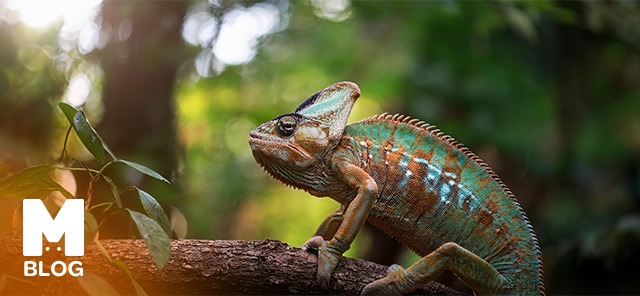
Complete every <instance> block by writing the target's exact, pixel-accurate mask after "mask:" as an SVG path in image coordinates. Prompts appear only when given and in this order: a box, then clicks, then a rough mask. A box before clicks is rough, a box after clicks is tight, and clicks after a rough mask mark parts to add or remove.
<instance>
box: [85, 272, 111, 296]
mask: <svg viewBox="0 0 640 296" xmlns="http://www.w3.org/2000/svg"><path fill="white" fill-rule="evenodd" d="M76 278H77V279H78V282H80V286H81V287H82V289H83V290H84V291H85V292H86V293H87V295H90V296H91V295H120V294H119V293H118V291H117V290H116V288H114V287H113V286H112V285H111V284H109V282H108V281H107V280H105V279H104V278H103V277H101V276H99V275H97V274H95V273H93V272H91V271H85V272H84V274H83V275H82V276H79V277H76Z"/></svg>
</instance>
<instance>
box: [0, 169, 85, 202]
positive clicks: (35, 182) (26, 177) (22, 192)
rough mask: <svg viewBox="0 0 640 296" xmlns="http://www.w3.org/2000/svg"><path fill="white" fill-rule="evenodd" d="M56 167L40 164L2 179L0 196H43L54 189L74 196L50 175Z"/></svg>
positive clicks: (69, 196)
mask: <svg viewBox="0 0 640 296" xmlns="http://www.w3.org/2000/svg"><path fill="white" fill-rule="evenodd" d="M54 169H55V167H54V166H50V165H39V166H34V167H29V168H26V169H24V170H22V171H20V172H18V173H16V174H13V175H11V176H8V177H5V178H4V179H1V180H0V197H13V198H20V199H24V198H43V197H45V196H46V195H47V194H49V193H51V192H53V191H60V192H61V193H62V194H63V195H64V196H65V197H66V198H74V197H73V195H72V194H71V193H70V192H69V191H67V190H66V189H64V188H63V187H62V186H61V185H60V184H58V182H56V181H54V180H53V179H52V178H51V177H50V176H49V173H50V172H51V171H53V170H54Z"/></svg>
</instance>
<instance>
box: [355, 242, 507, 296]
mask: <svg viewBox="0 0 640 296" xmlns="http://www.w3.org/2000/svg"><path fill="white" fill-rule="evenodd" d="M445 270H449V271H451V272H453V273H454V274H455V275H456V276H458V277H459V278H460V279H461V280H462V281H463V282H464V283H465V284H466V285H467V286H469V287H470V288H471V289H473V290H474V291H475V292H477V293H480V294H502V293H505V292H507V291H505V288H506V287H507V281H506V279H505V278H504V277H503V276H502V275H500V273H498V271H496V270H495V268H493V267H492V266H491V265H490V264H489V263H487V262H486V261H484V260H483V259H482V258H480V257H478V256H476V255H475V254H473V253H471V252H469V251H467V250H466V249H464V248H463V247H460V246H459V245H457V244H455V243H451V242H449V243H445V244H443V245H442V246H440V247H439V248H438V249H436V250H435V251H433V252H432V253H431V254H428V255H427V256H424V257H423V258H422V259H420V260H419V261H418V262H416V263H414V264H413V265H411V267H409V268H407V269H404V268H402V267H400V266H399V265H392V266H391V267H389V270H388V271H387V276H386V277H384V278H382V279H379V280H376V281H374V282H372V283H370V284H368V285H366V286H365V287H364V289H363V290H362V294H363V295H374V294H378V295H380V294H385V295H389V294H405V293H409V292H411V291H413V290H415V289H417V288H419V287H421V286H423V285H424V284H426V283H427V282H429V281H432V280H433V279H435V278H436V277H437V276H439V275H440V274H441V273H442V272H443V271H445Z"/></svg>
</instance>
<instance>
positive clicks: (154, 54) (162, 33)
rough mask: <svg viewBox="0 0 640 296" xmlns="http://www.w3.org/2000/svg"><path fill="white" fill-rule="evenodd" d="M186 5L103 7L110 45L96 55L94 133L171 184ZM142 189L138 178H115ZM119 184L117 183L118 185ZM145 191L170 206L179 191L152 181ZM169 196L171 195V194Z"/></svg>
mask: <svg viewBox="0 0 640 296" xmlns="http://www.w3.org/2000/svg"><path fill="white" fill-rule="evenodd" d="M188 5H189V2H186V1H161V2H157V1H106V2H105V3H104V7H103V13H102V16H103V22H102V26H103V30H104V29H105V28H111V32H112V34H111V40H110V41H109V44H108V46H107V47H106V48H105V49H104V50H103V51H102V52H101V53H100V55H101V56H100V62H101V64H102V66H103V68H104V72H105V78H104V116H103V118H102V121H101V122H100V124H99V126H98V131H99V133H100V134H101V135H102V137H103V138H104V140H105V141H106V143H107V144H108V145H109V146H110V147H111V149H112V150H113V152H114V153H115V154H116V155H117V156H118V157H121V158H124V159H128V160H132V161H135V162H138V163H141V164H144V165H146V166H148V167H150V168H152V169H154V170H156V171H157V172H159V173H161V174H162V175H163V176H165V177H166V178H168V179H174V178H173V176H174V175H175V173H176V167H177V162H178V159H179V158H178V155H179V153H178V151H179V149H178V146H177V142H176V133H175V103H174V101H173V90H174V87H173V86H174V80H175V78H176V72H177V70H178V67H179V66H180V64H181V63H182V62H183V61H185V60H186V59H187V56H186V53H187V52H186V50H185V48H186V47H185V44H184V42H182V40H181V27H182V22H183V19H184V16H185V13H186V9H187V7H188ZM119 179H120V181H122V180H124V179H126V183H127V184H132V185H137V186H140V185H141V183H142V182H143V181H142V175H130V174H125V175H123V176H120V177H119ZM116 181H118V180H116ZM148 183H149V184H145V185H143V188H144V189H145V190H147V191H149V192H150V193H151V194H152V195H154V196H155V197H156V198H157V199H158V200H159V201H160V202H161V203H162V204H164V205H169V204H174V202H175V201H176V198H175V197H174V196H177V197H179V196H180V194H179V193H178V194H176V193H177V192H175V191H177V190H178V189H177V188H178V186H175V185H172V186H170V187H169V186H165V185H162V184H158V182H155V181H150V182H148ZM172 191H173V192H172Z"/></svg>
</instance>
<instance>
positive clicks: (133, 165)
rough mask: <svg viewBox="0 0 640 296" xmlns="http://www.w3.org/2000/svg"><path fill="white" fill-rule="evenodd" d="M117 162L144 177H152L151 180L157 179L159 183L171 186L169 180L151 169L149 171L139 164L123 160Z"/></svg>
mask: <svg viewBox="0 0 640 296" xmlns="http://www.w3.org/2000/svg"><path fill="white" fill-rule="evenodd" d="M117 162H121V163H124V164H126V165H128V166H129V167H131V168H133V169H135V170H137V171H138V172H141V173H143V174H145V175H147V176H149V177H153V178H156V179H158V180H160V181H164V182H167V183H168V184H171V182H169V180H167V179H165V178H164V177H163V176H162V175H160V174H158V173H156V171H154V170H152V169H150V168H148V167H146V166H143V165H141V164H139V163H135V162H132V161H128V160H123V159H118V160H117Z"/></svg>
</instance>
